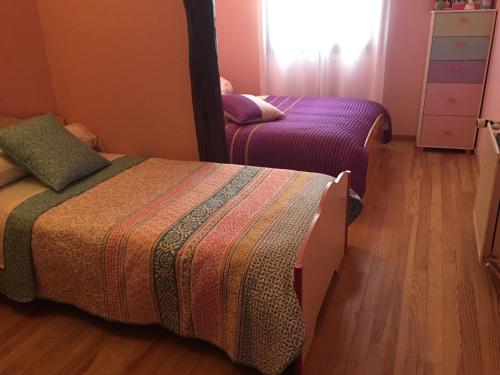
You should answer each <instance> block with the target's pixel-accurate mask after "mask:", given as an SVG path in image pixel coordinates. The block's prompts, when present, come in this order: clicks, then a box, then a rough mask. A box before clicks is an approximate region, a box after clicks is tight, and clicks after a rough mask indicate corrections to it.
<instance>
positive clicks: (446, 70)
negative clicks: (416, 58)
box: [427, 60, 486, 83]
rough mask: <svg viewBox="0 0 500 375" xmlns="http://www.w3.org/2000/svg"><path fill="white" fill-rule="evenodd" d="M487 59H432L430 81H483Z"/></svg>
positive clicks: (428, 79)
mask: <svg viewBox="0 0 500 375" xmlns="http://www.w3.org/2000/svg"><path fill="white" fill-rule="evenodd" d="M485 68H486V61H463V60H461V61H457V60H450V61H431V62H430V63H429V75H428V77H427V82H429V83H483V80H484V71H485Z"/></svg>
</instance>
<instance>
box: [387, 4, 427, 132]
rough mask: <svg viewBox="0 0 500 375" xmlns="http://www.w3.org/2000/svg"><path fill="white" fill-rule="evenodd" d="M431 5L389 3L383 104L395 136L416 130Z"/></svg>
mask: <svg viewBox="0 0 500 375" xmlns="http://www.w3.org/2000/svg"><path fill="white" fill-rule="evenodd" d="M433 5H434V1H433V0H425V1H414V2H411V3H410V2H406V1H392V2H391V10H390V18H389V31H388V39H387V60H386V63H387V65H386V73H385V86H384V99H383V104H384V106H386V107H387V109H388V110H389V112H390V114H391V116H392V122H393V126H394V134H396V135H403V136H405V135H406V136H407V135H410V136H414V135H415V134H416V131H417V125H418V115H419V109H420V99H421V93H422V85H423V78H424V70H425V59H426V52H427V46H428V40H429V30H430V28H429V27H430V19H431V14H430V10H431V9H432V8H433Z"/></svg>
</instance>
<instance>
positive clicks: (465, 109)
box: [424, 83, 483, 117]
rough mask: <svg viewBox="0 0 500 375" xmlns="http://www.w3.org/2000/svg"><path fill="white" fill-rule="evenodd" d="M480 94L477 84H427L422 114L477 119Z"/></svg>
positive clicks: (481, 91)
mask: <svg viewBox="0 0 500 375" xmlns="http://www.w3.org/2000/svg"><path fill="white" fill-rule="evenodd" d="M482 93H483V85H479V84H467V83H429V84H428V85H427V91H426V94H425V105H424V114H426V115H450V116H471V117H477V116H478V114H479V104H480V102H481V97H482Z"/></svg>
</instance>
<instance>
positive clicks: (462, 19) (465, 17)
mask: <svg viewBox="0 0 500 375" xmlns="http://www.w3.org/2000/svg"><path fill="white" fill-rule="evenodd" d="M468 20H469V17H467V16H462V17H460V22H461V23H466V22H467V21H468Z"/></svg>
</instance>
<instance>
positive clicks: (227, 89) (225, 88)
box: [220, 77, 234, 94]
mask: <svg viewBox="0 0 500 375" xmlns="http://www.w3.org/2000/svg"><path fill="white" fill-rule="evenodd" d="M233 91H234V89H233V85H231V82H229V81H228V80H227V79H225V78H224V77H220V92H221V93H223V94H232V93H233Z"/></svg>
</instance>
